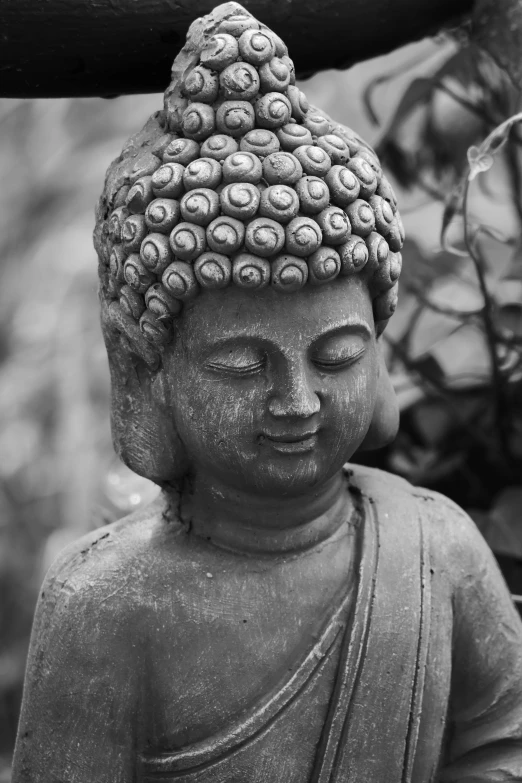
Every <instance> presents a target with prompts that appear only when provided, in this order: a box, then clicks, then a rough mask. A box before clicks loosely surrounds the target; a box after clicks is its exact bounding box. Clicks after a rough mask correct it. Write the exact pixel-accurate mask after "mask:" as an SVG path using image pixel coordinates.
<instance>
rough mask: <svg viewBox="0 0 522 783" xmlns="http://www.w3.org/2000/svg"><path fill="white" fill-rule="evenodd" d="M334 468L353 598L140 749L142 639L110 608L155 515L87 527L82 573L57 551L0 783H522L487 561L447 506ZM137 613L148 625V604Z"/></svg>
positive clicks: (500, 592)
mask: <svg viewBox="0 0 522 783" xmlns="http://www.w3.org/2000/svg"><path fill="white" fill-rule="evenodd" d="M348 473H349V477H350V484H351V486H352V488H353V491H354V492H355V494H356V495H357V496H358V497H359V501H360V508H361V510H362V512H363V513H362V514H361V523H360V524H359V526H358V530H357V534H356V547H357V550H356V568H357V579H356V580H354V584H353V586H352V589H348V590H344V591H342V592H341V593H340V594H339V595H338V600H337V602H336V603H335V605H332V607H331V609H330V611H329V616H328V617H325V619H324V625H323V627H322V629H321V630H320V632H319V633H318V634H317V636H316V637H315V638H314V639H313V642H312V643H311V644H310V646H309V648H308V649H303V650H302V654H301V657H300V659H299V660H296V661H295V664H293V665H292V666H290V667H288V669H287V670H286V674H281V675H280V678H279V681H276V682H275V683H273V684H272V685H271V687H270V689H268V691H267V692H266V693H265V695H264V696H263V697H262V698H261V699H258V700H257V701H256V700H254V702H253V703H251V704H248V705H247V706H246V707H245V708H244V709H242V710H240V711H239V712H238V713H237V715H235V717H233V718H232V719H231V720H228V721H226V722H224V724H223V725H222V727H221V728H220V729H219V731H217V732H211V733H210V735H209V736H205V735H203V738H202V739H199V740H198V741H196V742H193V743H192V744H191V743H181V744H178V745H176V743H172V744H171V746H170V748H169V746H168V743H167V747H165V744H166V742H165V741H164V740H162V742H161V747H159V744H158V743H157V742H156V744H155V741H154V740H152V741H151V740H150V739H149V737H150V736H153V734H154V732H153V730H152V729H150V730H149V728H148V726H147V720H148V717H147V716H148V715H149V712H150V710H149V712H147V709H146V707H147V704H148V702H150V699H151V698H152V697H151V695H150V694H151V693H152V692H151V691H150V688H149V687H148V686H147V684H146V683H145V684H144V675H145V677H146V676H150V674H147V673H148V672H150V667H148V666H147V660H146V656H145V655H144V653H143V649H144V648H143V646H141V647H140V645H139V644H136V643H135V642H134V641H133V640H134V639H136V628H137V627H139V628H140V631H139V633H138V636H139V635H140V634H141V636H143V637H144V638H146V639H148V640H149V641H147V644H150V643H151V642H150V638H152V637H151V636H150V634H152V633H153V630H148V631H147V629H146V628H143V622H144V621H142V620H140V623H142V625H140V626H137V621H136V619H135V614H133V611H131V609H129V608H128V600H127V599H125V600H127V603H126V604H124V605H123V604H122V603H121V601H122V600H123V599H121V597H120V596H121V593H120V589H121V588H120V586H119V585H120V583H119V579H120V576H119V574H120V573H121V575H122V576H121V579H122V580H123V578H125V579H126V580H127V582H126V584H127V583H128V579H129V568H130V566H129V565H128V564H127V561H126V560H125V558H127V560H128V562H132V563H135V562H140V564H141V565H140V568H141V570H140V573H142V572H143V565H142V564H143V562H144V557H145V555H144V553H146V552H147V551H148V549H147V548H148V547H150V541H151V540H152V539H153V537H154V535H156V533H155V532H154V531H155V530H156V527H155V526H157V522H155V521H150V522H149V521H148V519H147V518H146V517H145V516H142V517H136V521H135V522H133V523H131V524H129V523H128V522H127V523H126V526H125V525H122V524H119V525H117V526H116V527H113V528H112V532H110V533H109V534H102V535H101V536H100V533H99V532H98V534H97V536H98V537H97V538H96V541H95V543H96V545H97V546H100V547H103V546H106V547H107V553H108V554H107V559H106V563H105V565H103V563H102V565H101V566H100V564H99V562H98V561H97V562H96V565H94V562H95V561H94V560H91V561H90V565H89V566H86V565H85V561H86V556H85V554H84V553H85V552H86V551H88V549H86V547H85V541H84V542H83V543H82V544H81V549H80V548H77V550H75V551H74V552H71V551H70V552H69V554H68V555H66V556H64V558H62V560H61V562H59V563H58V564H57V566H56V567H55V569H54V571H53V573H52V574H51V576H50V577H49V579H48V581H47V583H46V586H44V593H45V596H44V597H42V599H41V602H40V605H39V609H38V611H37V618H36V622H35V632H34V636H33V643H32V647H31V653H30V658H29V664H28V674H27V685H26V691H25V696H24V704H23V709H22V717H21V721H20V730H19V737H18V742H17V750H16V755H15V764H14V772H13V783H36V781H38V783H58V781H60V783H62V782H63V783H65V781H66V782H67V783H95V782H96V783H109V782H110V783H153V782H154V781H165V782H166V781H179V783H225V782H226V783H275V781H277V783H384V782H386V783H492V781H495V782H501V781H505V782H506V783H508V781H515V780H522V624H521V622H520V619H519V617H518V615H517V613H516V611H515V609H514V607H513V605H512V603H511V600H510V596H509V593H508V591H507V588H506V586H505V584H504V582H503V580H502V577H501V575H500V573H499V571H498V568H497V567H496V564H495V562H494V559H493V557H492V555H491V552H490V551H489V550H488V548H487V546H486V545H485V543H484V541H483V539H482V538H481V537H480V535H479V533H478V531H477V530H476V528H475V527H474V525H473V523H472V522H471V521H470V520H469V518H468V517H467V516H466V515H465V514H464V513H463V512H462V511H461V510H460V509H458V507H457V506H455V505H454V504H453V503H451V502H450V501H448V500H447V499H445V498H442V497H441V496H439V495H437V494H436V493H432V492H428V491H426V490H422V489H418V488H414V487H411V486H410V485H409V484H408V483H407V482H405V481H403V480H401V479H398V478H396V477H393V476H390V475H388V474H385V473H381V472H380V471H375V470H371V469H366V468H360V467H353V468H350V469H349V471H348ZM150 519H151V520H152V517H151V518H150ZM155 519H157V516H156V517H155ZM107 530H110V528H107ZM104 539H105V540H104ZM107 539H108V540H109V541H111V542H112V543H107ZM93 540H94V539H93ZM102 541H103V543H100V542H102ZM118 542H119V544H118ZM91 545H92V546H94V544H91ZM117 545H119V546H120V547H121V549H120V550H117V549H115V548H114V547H115V546H117ZM118 551H120V552H123V553H124V555H123V556H122V555H121V554H119V555H117V554H115V553H117V552H118ZM80 553H81V556H80ZM100 559H101V560H103V557H101V558H100ZM169 562H170V561H169ZM180 562H181V561H180ZM115 564H116V565H115ZM109 566H110V567H111V568H112V572H111V574H112V577H111V581H110V590H109V586H108V584H109V582H108V581H107V576H106V574H107V569H108V567H109ZM169 568H171V566H170V565H169ZM87 569H90V570H87ZM103 569H104V570H103ZM131 570H132V569H131ZM168 573H170V571H169V572H168ZM168 573H167V572H165V574H162V573H160V574H157V575H152V576H148V575H147V578H154V579H155V580H156V581H157V584H159V585H163V584H165V582H164V581H162V580H165V579H167V578H169V579H170V576H168ZM100 574H101V575H100ZM80 577H81V578H80ZM99 584H102V587H101V588H100V587H98V585H99ZM86 585H87V587H86ZM158 589H159V588H158ZM161 589H163V588H161ZM89 591H90V592H89ZM136 594H137V595H138V594H139V591H138V590H136ZM173 594H174V593H173ZM100 596H103V598H100ZM118 601H119V602H120V603H117V602H118ZM115 602H116V603H115ZM116 609H118V610H119V611H118V612H117V611H116ZM71 611H74V612H84V613H85V617H86V618H92V617H95V618H96V622H95V624H94V626H93V627H92V629H91V635H92V638H93V640H94V641H93V644H92V647H91V646H90V644H89V643H90V638H89V637H88V636H87V635H86V626H85V625H84V626H82V631H81V633H80V632H78V636H75V635H74V634H73V631H69V630H68V625H67V623H68V618H69V617H70V612H71ZM140 612H142V614H143V607H142V606H141V605H140ZM142 614H141V615H140V617H141V616H142ZM143 616H145V617H146V618H147V620H146V622H149V623H150V624H151V625H150V627H151V629H153V628H155V627H156V626H154V623H153V621H154V610H153V609H151V608H150V607H149V605H147V607H146V613H145V615H143ZM104 617H107V618H108V619H107V621H105V620H104V619H103V618H104ZM115 617H116V618H117V622H116V623H114V618H115ZM111 621H112V624H111ZM87 622H89V623H91V620H90V619H89V620H86V623H87ZM92 622H94V621H92ZM155 632H156V631H154V633H155ZM147 634H148V635H147ZM100 639H101V640H102V641H103V644H102V645H101V646H100V644H101V642H100ZM91 650H92V651H91ZM100 651H101V654H100ZM173 665H174V663H173ZM71 667H76V672H77V677H76V683H75V688H74V690H72V691H71V687H70V678H68V677H66V676H65V674H64V671H66V670H67V669H68V670H69V671H70V670H71ZM154 698H160V699H161V698H162V694H161V693H159V694H158V692H156V695H155V697H154ZM169 709H171V712H172V715H174V717H175V715H176V705H175V704H173V705H171V706H170V707H169ZM185 720H186V717H182V716H180V722H181V725H182V726H183V725H184V721H185ZM151 725H152V724H151ZM86 727H89V730H88V731H86Z"/></svg>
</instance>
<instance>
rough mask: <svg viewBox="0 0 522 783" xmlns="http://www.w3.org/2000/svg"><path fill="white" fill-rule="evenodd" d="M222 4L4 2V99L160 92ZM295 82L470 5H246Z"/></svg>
mask: <svg viewBox="0 0 522 783" xmlns="http://www.w3.org/2000/svg"><path fill="white" fill-rule="evenodd" d="M217 4H218V0H189V2H186V0H46V2H35V0H0V31H1V38H0V40H1V45H0V96H2V97H24V98H28V97H72V96H92V95H101V96H106V97H109V96H113V95H122V94H135V93H145V92H156V91H157V92H160V91H163V90H164V89H165V87H166V85H167V83H168V81H169V73H170V66H171V64H172V61H173V59H174V57H175V55H176V54H177V52H178V51H179V49H180V47H181V46H182V45H183V42H184V39H185V35H186V32H187V29H188V26H189V24H190V23H191V22H192V21H193V20H194V19H195V18H196V17H198V16H201V15H203V14H205V13H208V12H209V11H210V10H211V9H212V8H213V7H214V6H215V5H217ZM243 4H244V5H245V7H246V8H248V10H249V11H251V12H252V13H253V14H254V15H255V16H256V17H257V18H259V19H260V20H261V21H263V22H264V23H265V24H267V25H268V26H269V27H271V28H272V29H273V30H274V31H275V32H276V33H278V34H279V35H280V36H281V37H282V38H283V39H284V40H285V42H286V43H287V45H288V47H289V49H290V54H291V56H292V58H293V59H294V62H295V64H296V68H297V71H298V74H299V75H301V76H307V75H310V74H311V73H313V72H316V71H321V70H325V69H327V68H346V67H349V66H350V65H353V64H354V63H357V62H360V61H362V60H365V59H368V58H369V57H374V56H377V55H380V54H384V53H386V52H389V51H391V50H393V49H396V48H397V47H399V46H402V45H403V44H406V43H409V42H412V41H416V40H419V39H420V38H422V37H424V36H427V35H433V34H436V33H438V32H439V31H440V30H441V29H443V28H444V27H446V26H448V25H452V24H455V23H457V22H458V21H459V20H461V19H463V18H464V17H466V16H469V14H470V13H471V11H472V9H473V5H474V0H426V1H425V2H422V3H420V2H419V0H326V2H325V0H293V1H292V0H244V2H243Z"/></svg>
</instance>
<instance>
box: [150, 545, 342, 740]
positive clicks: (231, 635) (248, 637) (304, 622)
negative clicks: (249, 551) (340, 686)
mask: <svg viewBox="0 0 522 783" xmlns="http://www.w3.org/2000/svg"><path fill="white" fill-rule="evenodd" d="M351 559H352V555H351V545H350V541H349V540H348V539H347V540H346V541H345V542H344V543H343V542H341V543H340V545H339V546H338V547H337V551H336V552H335V553H329V552H326V553H322V552H316V553H309V554H308V555H307V556H306V557H303V558H296V559H295V560H293V561H289V562H279V563H277V564H274V563H271V564H270V563H269V562H268V561H267V562H265V563H264V564H263V563H261V564H259V563H257V564H256V565H255V567H252V563H248V562H240V563H239V564H238V563H237V562H236V563H235V567H233V564H232V561H231V563H227V564H226V566H225V567H223V565H221V566H220V568H219V569H218V568H217V567H215V566H216V564H215V563H214V562H213V561H212V557H210V558H206V557H204V558H203V560H195V561H193V562H194V567H193V568H192V569H191V568H189V566H187V563H190V559H189V558H186V557H185V558H184V559H183V563H184V565H185V573H184V575H183V579H181V578H180V576H179V575H178V577H177V578H176V579H175V580H170V583H166V582H165V581H164V582H163V583H162V585H161V589H160V587H159V586H158V589H157V591H156V592H157V598H156V597H155V598H154V601H153V605H154V609H153V611H152V612H151V613H150V614H149V615H148V620H147V628H146V631H145V633H146V635H147V642H146V649H147V653H146V654H147V666H146V667H145V670H146V672H147V682H146V683H145V685H144V688H143V690H142V696H141V703H142V706H141V712H142V719H141V720H140V732H139V733H140V738H139V743H138V745H139V747H140V748H142V749H146V751H147V752H148V751H149V750H150V751H151V752H152V753H154V752H156V751H159V752H163V751H165V752H170V751H172V750H176V749H183V748H187V747H190V746H193V745H194V744H198V743H201V742H203V741H205V739H206V738H208V737H213V736H214V735H216V733H219V732H222V731H225V730H226V729H227V727H231V726H238V727H240V726H241V725H242V723H244V722H245V721H248V720H249V716H251V715H252V713H253V712H255V711H256V709H258V708H259V706H260V705H262V704H264V703H265V702H266V701H267V700H270V699H275V701H276V702H277V698H278V694H279V693H280V692H281V691H282V690H283V691H284V690H285V688H288V686H289V687H290V691H291V692H292V699H296V698H297V696H298V694H300V693H301V692H302V691H303V688H304V684H305V682H306V683H307V686H306V687H307V688H308V687H310V688H313V692H314V696H313V699H312V702H313V705H315V706H314V707H313V708H312V707H310V709H311V710H312V712H313V720H312V721H311V723H310V715H307V714H306V712H307V711H306V710H304V711H303V707H301V709H300V710H299V711H298V712H299V716H300V719H299V721H297V723H299V722H300V721H301V720H302V721H304V723H305V724H306V725H309V724H310V731H312V734H313V736H314V737H315V739H314V743H315V744H316V743H317V741H318V732H319V733H320V729H321V725H322V722H324V709H326V707H324V705H327V704H328V700H329V697H330V694H331V689H332V682H333V678H334V676H335V668H336V665H335V659H336V656H337V653H336V652H335V650H336V649H337V648H336V646H335V644H334V642H335V643H338V637H340V636H341V635H342V634H341V629H340V625H339V618H337V620H336V621H335V622H336V623H337V624H336V625H335V633H333V632H332V630H330V631H329V633H328V638H327V641H328V644H327V646H326V647H324V648H323V647H321V648H320V649H319V651H316V656H315V657H314V656H313V655H312V661H311V663H312V664H313V665H312V666H310V661H308V663H306V660H307V657H309V656H310V654H311V653H312V651H313V650H314V648H315V647H316V645H317V644H318V643H321V639H322V636H323V635H324V633H325V629H328V627H329V625H330V624H331V622H332V617H334V616H336V612H337V614H339V612H341V615H342V617H341V620H344V618H345V616H346V614H347V613H348V611H349V608H350V605H351V598H352V597H353V596H352V594H353V590H354V586H355V583H356V573H353V569H351ZM196 566H197V567H196ZM341 604H342V606H341ZM327 653H328V654H327ZM317 656H318V657H317ZM326 659H328V660H326ZM320 661H321V662H322V668H321V671H320V672H319V669H318V668H317V665H318V663H319V662H320ZM303 665H304V669H303ZM305 675H306V676H305ZM309 680H310V683H309V686H308V681H309ZM312 680H313V684H312ZM289 684H290V685H289ZM306 703H307V704H308V703H309V700H308V699H306ZM317 705H320V706H317ZM280 706H281V705H280ZM281 709H282V707H281ZM281 709H278V712H277V714H278V715H279V713H280V712H281ZM286 710H287V707H286V706H285V708H284V710H283V712H285V711H286ZM273 717H274V718H275V715H274V716H273ZM265 718H266V715H265ZM281 719H282V716H281ZM278 720H279V718H278ZM271 721H272V719H271ZM262 722H263V721H261V723H262ZM272 722H273V721H272ZM297 723H296V720H295V719H294V718H292V726H296V725H297ZM312 725H316V728H315V729H313V728H312ZM303 731H304V729H303ZM305 734H306V731H305V732H304V734H303V732H301V731H298V736H303V737H304V736H305ZM310 741H311V740H310ZM292 747H294V745H293V744H292Z"/></svg>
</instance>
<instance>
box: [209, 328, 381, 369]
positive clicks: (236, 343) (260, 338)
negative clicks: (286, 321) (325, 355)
mask: <svg viewBox="0 0 522 783" xmlns="http://www.w3.org/2000/svg"><path fill="white" fill-rule="evenodd" d="M343 333H346V334H362V335H363V336H364V337H366V338H368V339H369V338H371V336H372V330H371V328H370V326H369V324H368V323H367V321H365V320H364V319H362V318H354V317H351V318H349V319H348V320H346V321H344V320H343V321H341V322H340V323H339V322H338V323H336V324H329V325H327V326H326V327H325V329H324V330H323V331H321V332H320V333H319V334H316V335H314V336H313V338H312V340H311V341H310V344H309V345H310V347H313V346H315V345H316V344H317V343H318V342H320V341H321V340H325V339H327V338H329V337H334V336H335V335H337V334H343ZM248 343H251V344H252V343H254V344H255V345H256V347H260V348H261V347H262V348H265V350H267V351H269V350H270V349H273V348H275V347H277V346H276V345H275V344H274V342H273V341H272V340H271V339H270V337H269V336H265V335H263V334H259V333H258V332H252V333H251V334H230V335H224V336H222V337H217V338H215V340H213V342H212V344H210V345H208V346H207V349H206V351H205V357H204V361H207V360H208V358H209V357H210V356H211V354H212V353H213V352H214V351H216V350H220V349H223V348H227V347H228V346H230V347H244V346H245V345H247V344H248Z"/></svg>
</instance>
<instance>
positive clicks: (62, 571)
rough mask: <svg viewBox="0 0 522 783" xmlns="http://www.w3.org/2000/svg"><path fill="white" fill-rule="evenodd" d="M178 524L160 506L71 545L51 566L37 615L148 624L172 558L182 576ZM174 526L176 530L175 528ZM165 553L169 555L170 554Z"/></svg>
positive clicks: (172, 566) (173, 570)
mask: <svg viewBox="0 0 522 783" xmlns="http://www.w3.org/2000/svg"><path fill="white" fill-rule="evenodd" d="M178 527H179V526H178V525H177V524H176V522H167V521H166V520H165V518H164V517H163V509H162V505H161V503H160V502H155V503H153V504H151V505H150V506H148V507H147V508H145V509H143V510H140V511H139V512H135V513H133V514H131V515H129V516H127V517H125V518H124V519H121V520H119V521H117V522H115V523H112V524H110V525H106V526H105V527H102V528H99V529H97V530H95V531H93V532H91V533H89V534H87V535H85V536H83V537H82V538H80V539H78V540H77V541H75V542H73V543H72V544H70V545H69V546H68V547H66V548H65V549H64V550H63V551H62V552H60V554H59V555H58V557H57V558H56V559H55V561H54V563H53V564H52V565H51V567H50V569H49V571H48V573H47V575H46V577H45V580H44V583H43V586H42V589H41V593H40V597H39V602H38V607H37V612H36V617H37V620H38V616H39V615H40V614H43V615H44V616H51V615H52V622H53V623H60V622H63V615H64V613H65V614H71V613H73V612H81V613H82V614H83V616H84V617H86V618H87V617H89V615H90V613H93V614H95V615H96V617H97V623H98V624H102V623H104V622H105V623H108V624H110V623H111V622H113V618H114V617H115V616H117V617H118V618H119V620H121V621H122V622H123V621H124V619H125V618H127V620H129V621H132V622H134V621H138V620H139V619H140V618H143V619H144V620H145V619H146V617H147V596H148V595H150V593H151V591H153V590H154V583H155V581H156V580H159V579H161V578H162V576H164V573H165V570H166V568H167V564H166V562H165V561H166V559H167V556H168V558H170V561H169V566H170V570H171V573H172V574H173V575H174V578H175V573H176V563H175V560H176V557H175V553H176V548H175V547H172V545H170V539H172V537H173V535H172V534H173V533H174V536H175V534H176V532H179V530H177V529H175V530H173V529H172V528H178ZM169 528H170V529H169ZM165 550H167V551H168V554H167V555H166V554H165Z"/></svg>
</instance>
